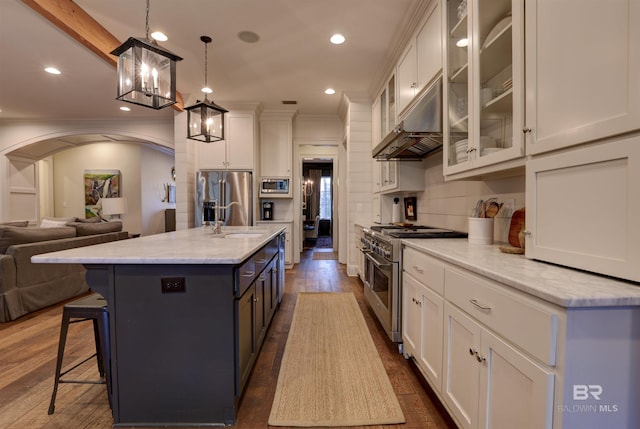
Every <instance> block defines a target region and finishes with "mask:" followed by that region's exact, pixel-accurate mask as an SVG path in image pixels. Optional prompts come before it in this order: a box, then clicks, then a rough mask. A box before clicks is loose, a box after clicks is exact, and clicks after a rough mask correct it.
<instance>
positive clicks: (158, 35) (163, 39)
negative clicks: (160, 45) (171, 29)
mask: <svg viewBox="0 0 640 429" xmlns="http://www.w3.org/2000/svg"><path fill="white" fill-rule="evenodd" d="M151 37H152V38H153V39H154V40H157V41H158V42H166V41H167V40H169V38H168V37H167V35H166V34H164V33H163V32H162V31H154V32H153V33H151Z"/></svg>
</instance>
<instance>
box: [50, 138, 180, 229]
mask: <svg viewBox="0 0 640 429" xmlns="http://www.w3.org/2000/svg"><path fill="white" fill-rule="evenodd" d="M52 159H53V163H52V164H53V165H52V167H53V181H54V183H53V192H54V214H53V215H54V216H56V217H67V216H77V217H84V182H83V179H84V172H85V170H120V173H121V196H123V197H125V198H126V200H127V213H126V214H124V215H123V216H122V221H123V228H124V230H126V231H128V232H130V233H132V234H133V233H142V235H150V234H157V233H160V232H164V217H163V216H164V209H165V208H169V207H173V206H174V205H173V204H168V203H162V202H161V200H162V194H161V193H160V189H161V188H162V184H163V183H167V182H168V181H169V180H170V176H171V167H172V166H173V157H172V156H170V155H166V154H164V153H161V152H158V151H156V150H154V149H149V148H145V147H143V146H140V145H134V144H126V143H96V144H91V145H85V146H80V147H77V148H74V149H69V150H65V151H62V152H59V153H57V154H55V155H54V156H53V157H52ZM160 216H162V218H161V219H162V221H161V222H160V220H159V218H160ZM143 219H145V221H144V222H143Z"/></svg>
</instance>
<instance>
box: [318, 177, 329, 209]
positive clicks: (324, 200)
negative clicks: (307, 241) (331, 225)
mask: <svg viewBox="0 0 640 429" xmlns="http://www.w3.org/2000/svg"><path fill="white" fill-rule="evenodd" d="M320 218H321V219H331V177H330V176H324V177H322V180H321V181H320Z"/></svg>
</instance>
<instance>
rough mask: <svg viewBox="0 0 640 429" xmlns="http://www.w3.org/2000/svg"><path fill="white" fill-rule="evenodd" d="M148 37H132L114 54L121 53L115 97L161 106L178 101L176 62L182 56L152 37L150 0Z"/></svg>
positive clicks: (140, 103) (139, 103) (135, 102)
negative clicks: (150, 29) (150, 35)
mask: <svg viewBox="0 0 640 429" xmlns="http://www.w3.org/2000/svg"><path fill="white" fill-rule="evenodd" d="M146 12H147V18H146V27H145V30H146V34H145V38H144V39H141V38H137V37H129V39H128V40H127V41H126V42H124V43H123V44H122V45H120V46H118V47H117V48H116V49H114V50H113V51H112V52H111V54H112V55H117V56H118V72H117V74H118V96H117V97H116V100H121V101H126V102H128V103H133V104H138V105H140V106H145V107H151V108H152V109H156V110H159V109H162V108H163V107H167V106H171V105H172V104H175V102H176V61H181V60H182V58H180V57H179V56H177V55H175V54H173V53H171V52H169V51H167V50H166V49H163V48H161V47H160V46H159V45H158V43H157V42H156V41H155V40H152V39H150V38H149V0H147V11H146Z"/></svg>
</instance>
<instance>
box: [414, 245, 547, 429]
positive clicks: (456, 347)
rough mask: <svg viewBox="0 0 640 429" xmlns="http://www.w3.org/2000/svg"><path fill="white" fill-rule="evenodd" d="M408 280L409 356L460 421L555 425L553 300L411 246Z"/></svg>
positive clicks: (473, 425)
mask: <svg viewBox="0 0 640 429" xmlns="http://www.w3.org/2000/svg"><path fill="white" fill-rule="evenodd" d="M402 287H403V290H402V293H403V308H402V312H403V320H402V323H403V325H402V329H403V342H404V353H405V356H406V357H411V358H413V360H414V361H415V363H416V365H417V367H418V368H419V369H420V371H421V373H422V374H423V375H424V377H425V379H426V380H427V382H428V383H429V385H430V386H431V387H432V388H433V390H434V392H435V393H436V395H438V396H439V398H440V399H441V401H442V402H443V404H444V405H445V408H447V410H448V411H449V413H450V414H451V416H452V417H453V419H454V420H455V422H456V423H457V425H458V426H459V427H461V428H465V429H466V428H469V429H480V428H482V429H485V428H486V429H488V428H493V429H502V428H505V429H510V428H552V427H553V426H552V422H553V417H554V415H553V405H554V389H555V387H556V376H557V375H556V373H557V370H556V368H555V367H554V365H555V364H556V352H557V336H558V332H557V330H558V323H559V318H560V316H559V315H558V314H556V310H555V309H554V308H553V307H550V306H546V305H544V304H542V303H540V302H534V301H535V300H534V299H532V298H527V297H526V296H524V294H518V293H513V292H512V291H507V290H503V289H505V288H504V287H502V286H500V285H499V284H497V283H495V282H492V281H491V280H489V279H485V278H483V277H480V276H477V275H475V274H472V273H468V272H466V271H465V270H462V269H459V268H457V267H453V266H451V265H450V264H447V263H445V262H444V261H442V260H439V259H437V258H434V257H431V256H429V255H426V254H424V253H421V252H419V251H417V250H415V249H413V248H410V247H404V249H403V277H402ZM518 333H520V334H519V335H518ZM519 336H520V337H524V338H518V337H519Z"/></svg>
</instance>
